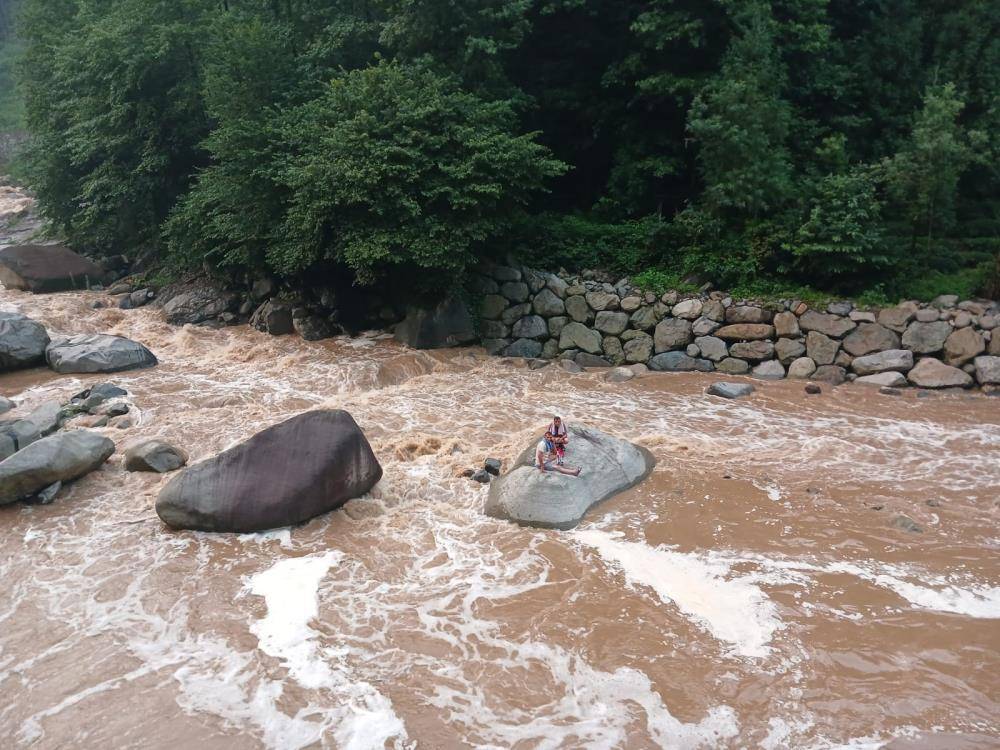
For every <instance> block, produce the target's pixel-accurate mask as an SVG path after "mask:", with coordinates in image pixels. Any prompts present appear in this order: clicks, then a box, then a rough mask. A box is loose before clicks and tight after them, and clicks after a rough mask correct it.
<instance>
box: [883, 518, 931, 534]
mask: <svg viewBox="0 0 1000 750" xmlns="http://www.w3.org/2000/svg"><path fill="white" fill-rule="evenodd" d="M890 523H891V524H892V526H893V527H894V528H897V529H899V530H900V531H908V532H910V533H911V534H921V533H923V530H924V529H923V527H922V526H921V525H920V524H919V523H917V522H916V521H914V520H913V519H912V518H910V517H909V516H904V515H898V516H895V517H893V519H892V521H890Z"/></svg>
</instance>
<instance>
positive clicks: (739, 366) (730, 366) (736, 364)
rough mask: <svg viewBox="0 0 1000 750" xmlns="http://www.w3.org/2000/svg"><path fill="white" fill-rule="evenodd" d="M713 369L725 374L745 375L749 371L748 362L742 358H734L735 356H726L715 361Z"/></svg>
mask: <svg viewBox="0 0 1000 750" xmlns="http://www.w3.org/2000/svg"><path fill="white" fill-rule="evenodd" d="M715 369H716V370H718V371H719V372H724V373H725V374H726V375H746V374H747V373H748V372H750V363H749V362H747V361H745V360H742V359H736V358H735V357H726V358H725V359H723V360H721V361H720V362H718V363H716V365H715Z"/></svg>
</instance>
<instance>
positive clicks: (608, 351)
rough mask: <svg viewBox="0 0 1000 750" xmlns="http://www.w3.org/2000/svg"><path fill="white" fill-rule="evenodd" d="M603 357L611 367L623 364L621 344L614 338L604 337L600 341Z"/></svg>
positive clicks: (623, 356)
mask: <svg viewBox="0 0 1000 750" xmlns="http://www.w3.org/2000/svg"><path fill="white" fill-rule="evenodd" d="M602 345H603V348H604V357H605V359H607V360H608V361H609V362H610V363H611V364H613V365H620V364H622V363H624V362H625V350H624V349H622V342H621V340H620V339H618V338H617V337H616V336H605V337H604V340H603V341H602Z"/></svg>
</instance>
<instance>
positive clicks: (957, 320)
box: [951, 310, 972, 328]
mask: <svg viewBox="0 0 1000 750" xmlns="http://www.w3.org/2000/svg"><path fill="white" fill-rule="evenodd" d="M951 324H952V325H953V326H955V328H965V327H966V326H969V325H972V316H971V315H969V313H967V312H965V311H964V310H963V311H962V312H959V313H956V315H955V317H954V318H952V319H951Z"/></svg>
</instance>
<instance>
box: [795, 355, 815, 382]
mask: <svg viewBox="0 0 1000 750" xmlns="http://www.w3.org/2000/svg"><path fill="white" fill-rule="evenodd" d="M814 372H816V363H815V362H813V361H812V360H811V359H809V357H799V358H798V359H796V360H794V361H793V362H792V363H791V364H790V365H788V377H790V378H795V379H798V380H808V379H809V378H811V377H812V376H813V373H814Z"/></svg>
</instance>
